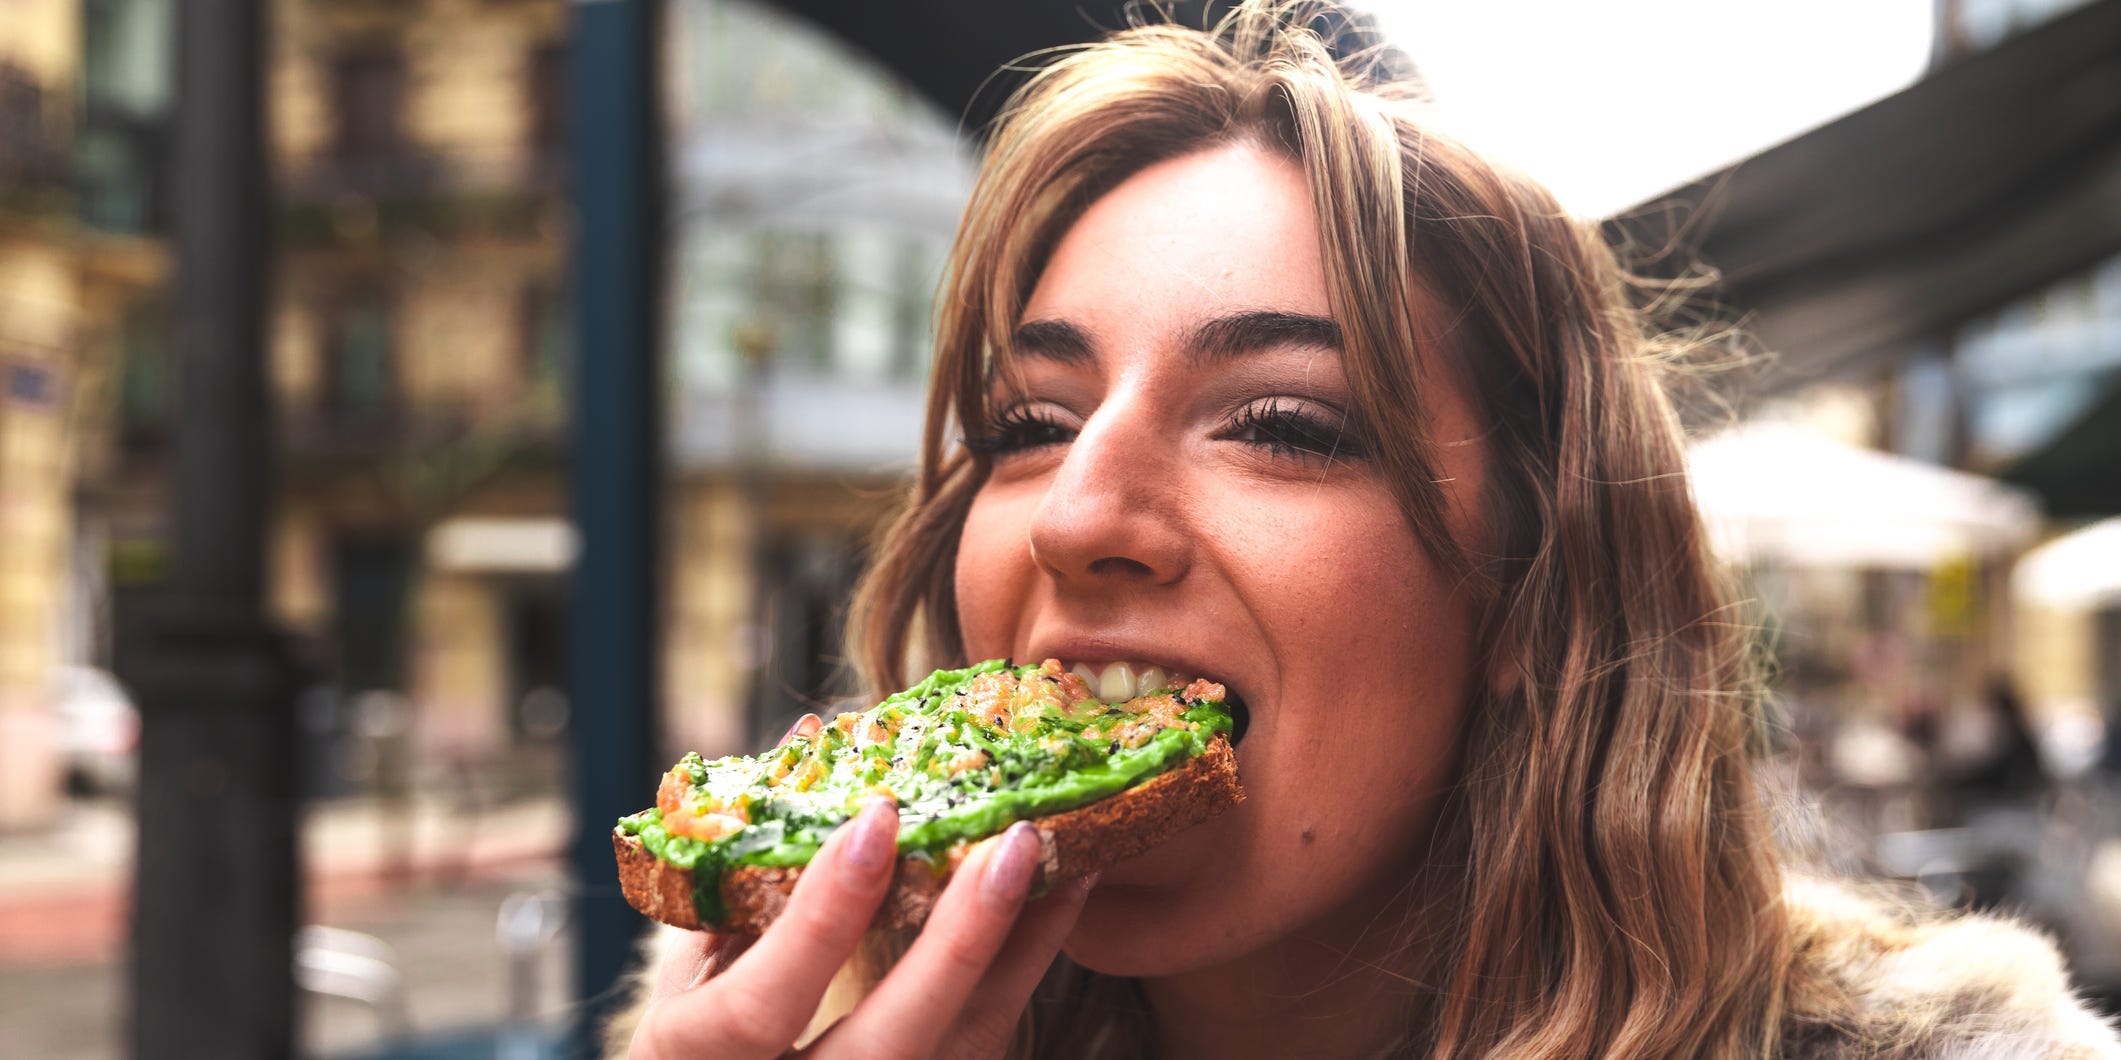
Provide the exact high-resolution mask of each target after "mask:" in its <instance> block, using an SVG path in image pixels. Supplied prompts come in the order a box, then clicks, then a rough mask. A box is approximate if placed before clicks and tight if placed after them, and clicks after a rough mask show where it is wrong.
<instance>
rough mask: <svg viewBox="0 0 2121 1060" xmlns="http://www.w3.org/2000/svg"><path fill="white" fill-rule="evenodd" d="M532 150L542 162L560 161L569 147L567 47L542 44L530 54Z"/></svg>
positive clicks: (527, 93)
mask: <svg viewBox="0 0 2121 1060" xmlns="http://www.w3.org/2000/svg"><path fill="white" fill-rule="evenodd" d="M529 65H530V73H529V76H530V83H529V84H527V85H525V86H523V87H524V95H525V97H526V98H527V99H528V100H529V101H530V149H531V152H532V153H533V154H534V155H536V156H537V157H538V158H540V159H546V158H557V157H558V156H559V155H560V154H561V153H562V152H563V151H564V150H565V149H566V146H567V46H566V44H565V43H563V42H560V41H551V42H548V43H545V44H540V45H538V46H537V47H536V48H533V49H531V52H530V64H529Z"/></svg>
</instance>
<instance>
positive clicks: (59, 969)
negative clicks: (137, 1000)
mask: <svg viewBox="0 0 2121 1060" xmlns="http://www.w3.org/2000/svg"><path fill="white" fill-rule="evenodd" d="M447 809H448V808H447V807H446V806H442V805H439V804H438V805H431V806H422V807H419V808H418V809H416V810H415V812H414V813H413V814H412V816H411V820H412V826H411V827H410V828H409V829H406V830H405V832H404V834H409V835H411V836H412V837H413V843H412V844H411V856H410V858H409V860H402V861H401V860H398V859H397V858H396V856H395V855H393V854H391V853H390V849H391V847H392V845H393V843H394V842H395V840H393V839H392V838H390V837H391V836H392V835H394V834H397V833H396V831H395V830H394V829H392V828H390V827H388V826H387V822H386V821H384V820H383V817H382V815H381V814H380V813H379V812H378V811H377V810H376V808H375V807H373V806H364V805H361V804H353V803H349V804H344V805H339V806H335V807H332V808H330V809H327V810H324V811H321V812H319V813H317V814H313V815H312V817H311V819H310V820H309V822H308V825H307V826H306V828H305V835H304V841H305V849H306V850H307V852H308V857H309V859H310V866H311V880H310V885H309V889H308V893H309V896H310V897H309V901H310V906H309V908H310V909H311V910H312V911H313V914H314V915H313V916H312V921H313V922H315V923H318V924H322V925H326V926H329V927H334V928H341V929H347V930H350V931H353V932H358V933H360V934H361V935H365V936H369V937H370V938H369V939H365V940H364V939H359V938H354V939H351V940H348V939H344V938H342V939H339V940H335V941H337V942H339V943H341V944H342V945H340V946H336V947H334V949H335V950H336V951H338V952H337V954H336V955H335V956H324V957H321V958H320V962H321V966H322V967H323V968H325V969H326V970H337V971H339V972H341V973H342V975H341V979H342V984H341V985H342V986H348V985H350V986H353V987H362V986H369V987H378V988H381V987H386V986H387V985H388V982H389V981H388V977H387V976H384V977H382V978H380V979H379V978H377V977H376V976H375V975H373V974H369V973H374V972H377V971H378V970H379V966H378V965H377V964H376V963H373V961H370V960H367V959H365V958H374V957H378V956H380V957H382V959H383V962H382V963H383V966H387V968H389V969H393V970H395V972H396V973H397V975H398V976H400V977H402V978H401V981H400V982H401V988H402V994H401V995H400V996H401V997H402V1008H399V1007H396V1006H394V1005H393V1004H392V1003H391V1001H392V997H391V995H390V993H389V992H388V991H387V990H381V989H379V990H378V992H377V993H375V994H374V995H373V996H372V999H371V1001H370V1002H361V1001H355V1000H349V999H346V998H342V997H325V996H318V995H313V994H312V995H305V1005H304V1010H303V1013H302V1020H303V1030H302V1043H303V1050H302V1051H303V1053H304V1054H305V1055H313V1056H314V1055H327V1056H328V1055H334V1054H345V1053H349V1052H352V1053H357V1054H358V1053H363V1052H366V1051H368V1050H370V1049H373V1048H375V1047H377V1046H379V1045H383V1044H386V1043H387V1042H389V1041H390V1040H392V1038H393V1036H394V1035H411V1036H414V1037H429V1036H433V1035H436V1034H442V1033H447V1032H449V1031H452V1030H464V1029H469V1028H479V1027H487V1028H490V1027H494V1026H497V1025H499V1024H502V1023H503V1022H504V1021H505V1020H506V1019H507V1018H508V1015H509V1006H510V968H509V962H508V959H507V956H506V953H505V951H504V950H503V948H502V946H501V944H500V942H499V941H498V938H497V934H496V929H497V921H498V918H499V915H500V911H501V909H502V905H503V903H504V902H505V901H507V900H508V899H509V897H510V896H511V895H517V894H525V895H538V894H542V895H547V896H551V897H555V898H556V897H558V896H559V895H560V894H561V890H560V888H561V887H562V886H563V884H564V878H563V876H562V872H561V866H560V862H559V861H558V859H557V857H556V855H557V852H558V851H559V849H560V843H561V842H562V840H563V838H564V836H565V832H566V819H565V814H564V811H563V810H562V809H561V808H560V807H559V805H558V804H557V803H554V802H549V801H546V802H533V803H528V804H523V805H516V806H510V807H505V808H498V809H491V810H489V811H488V812H487V814H486V816H485V818H484V819H485V820H486V822H487V823H486V825H485V826H484V827H482V828H481V830H480V831H481V833H482V835H484V836H485V837H486V838H485V839H482V840H481V841H480V842H479V843H475V844H464V843H462V842H461V832H459V833H457V834H456V835H455V837H454V840H455V841H454V842H452V841H450V840H451V839H452V836H451V835H450V834H449V832H448V830H447V829H446V828H445V825H444V821H443V820H442V818H444V817H446V816H447V814H446V812H445V811H446V810H447ZM130 849H131V831H130V826H129V823H128V822H127V821H126V820H125V819H124V815H123V814H122V813H121V812H118V811H117V810H116V808H114V807H108V806H89V807H84V809H83V812H82V813H80V814H76V815H74V816H73V819H72V820H71V821H70V822H69V824H68V826H67V827H66V828H65V829H61V830H55V831H52V832H46V833H39V834H34V835H11V836H6V837H0V1055H5V1056H8V1057H15V1056H25V1057H40V1058H53V1060H75V1058H80V1060H88V1058H102V1057H116V1056H120V1055H122V1054H123V1042H124V1029H123V1025H122V1022H121V1020H122V1014H123V1011H124V1005H123V997H124V989H125V984H124V976H125V968H124V964H123V961H122V953H123V941H124V931H125V927H124V918H125V915H126V908H127V902H126V899H125V885H126V875H125V868H126V865H127V861H128V859H129V856H130ZM398 864H402V865H406V866H409V868H407V869H406V870H405V871H398V870H396V869H394V868H393V867H392V866H393V865H398ZM532 908H535V907H531V906H519V909H524V910H528V909H532ZM370 940H373V941H370ZM349 942H350V943H351V944H352V946H353V950H352V951H351V952H352V957H351V959H349V957H348V951H347V949H346V948H345V945H344V944H346V943H349ZM376 943H380V944H381V946H382V947H387V950H385V949H378V950H375V951H374V952H364V951H363V949H362V948H363V947H367V946H373V945H375V944H376ZM567 947H568V939H567V936H566V934H565V933H564V931H562V932H561V933H560V934H558V935H557V936H556V937H554V938H553V939H551V941H549V942H548V943H546V944H545V945H543V946H541V947H539V948H538V949H537V950H536V951H535V953H534V954H533V955H532V958H531V959H530V961H529V962H528V967H529V969H530V975H529V977H528V980H529V987H528V990H529V997H530V1004H531V1005H532V1006H533V1011H534V1012H535V1013H536V1014H537V1016H538V1017H540V1018H542V1019H545V1020H552V1019H556V1018H559V1017H561V1016H564V1011H563V1008H564V1006H565V1004H566V978H565V977H566V974H567V969H568V967H569V963H568V962H569V960H570V956H569V951H568V948H567ZM209 959H210V956H209ZM348 972H351V973H353V974H350V975H348V974H343V973H348Z"/></svg>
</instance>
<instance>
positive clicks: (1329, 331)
mask: <svg viewBox="0 0 2121 1060" xmlns="http://www.w3.org/2000/svg"><path fill="white" fill-rule="evenodd" d="M1289 347H1309V348H1311V349H1317V350H1324V351H1326V352H1328V353H1339V352H1340V325H1338V324H1335V323H1333V321H1331V320H1329V319H1327V318H1326V317H1319V316H1312V315H1310V314H1308V313H1288V312H1283V311H1281V310H1275V309H1256V310H1251V311H1248V312H1244V313H1232V314H1229V315H1228V316H1220V317H1216V318H1215V319H1213V320H1209V321H1205V322H1203V323H1201V324H1200V326H1198V327H1196V328H1194V329H1193V334H1192V336H1191V337H1190V338H1189V339H1187V341H1186V357H1187V359H1189V360H1191V361H1192V362H1193V363H1194V364H1196V365H1209V364H1215V363H1218V362H1221V361H1226V360H1229V359H1231V358H1234V357H1242V356H1244V355H1246V354H1250V353H1262V352H1264V351H1267V350H1273V349H1286V348H1289Z"/></svg>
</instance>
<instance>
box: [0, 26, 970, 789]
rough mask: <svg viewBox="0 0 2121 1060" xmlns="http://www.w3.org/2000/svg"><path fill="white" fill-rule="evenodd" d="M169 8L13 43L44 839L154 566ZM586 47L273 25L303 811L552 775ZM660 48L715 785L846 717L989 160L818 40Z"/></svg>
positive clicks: (9, 252) (685, 604) (16, 501)
mask: <svg viewBox="0 0 2121 1060" xmlns="http://www.w3.org/2000/svg"><path fill="white" fill-rule="evenodd" d="M174 7H175V5H174V4H173V3H172V2H170V0H16V2H13V3H11V10H10V26H9V32H8V33H6V34H0V190H4V194H0V304H4V305H5V306H7V310H6V311H5V312H0V376H4V379H5V390H4V392H0V539H5V540H7V541H9V543H10V544H9V547H8V548H7V549H5V550H0V756H12V757H9V758H8V760H7V761H4V762H0V778H5V779H4V780H0V788H4V789H5V790H0V824H5V823H7V822H10V821H14V822H25V823H26V822H34V821H35V820H38V819H40V818H41V817H44V816H48V815H49V813H51V812H52V811H53V808H54V806H55V805H56V804H55V802H54V801H53V800H54V798H55V794H56V793H57V792H58V790H59V786H60V782H59V777H58V773H57V770H58V764H57V762H56V759H55V754H56V751H55V741H56V736H55V734H54V733H53V732H51V731H50V730H51V729H52V724H53V723H52V717H53V711H52V708H53V702H52V700H53V696H54V695H55V694H56V693H55V692H54V688H55V687H56V686H55V682H56V679H57V678H56V675H57V674H58V673H59V671H60V670H61V668H63V667H65V666H69V665H84V666H101V665H105V664H107V658H108V653H109V643H108V642H109V639H110V637H111V635H112V633H111V629H112V624H111V621H110V613H111V609H112V600H113V599H114V598H115V599H117V600H120V601H122V600H123V599H125V598H126V597H127V596H128V595H129V594H152V593H153V592H154V588H155V586H156V585H157V584H158V583H159V582H160V581H161V580H162V579H163V578H164V577H165V576H166V575H167V573H168V572H167V555H168V536H167V535H168V527H167V526H166V519H167V515H166V512H167V500H168V497H167V475H168V472H169V469H170V467H171V457H172V453H171V452H170V449H169V443H170V438H169V433H168V430H167V427H168V424H169V421H170V417H171V415H172V414H173V412H174V409H173V407H172V401H173V390H172V385H173V383H174V378H173V365H172V364H171V360H170V358H171V349H172V344H171V342H170V339H169V328H170V320H169V293H168V285H169V281H170V277H169V264H168V260H167V256H166V246H165V243H166V239H167V236H168V218H167V217H166V209H165V207H164V204H163V198H162V197H163V194H164V191H165V189H163V188H161V187H160V186H159V182H158V180H157V175H158V174H159V173H160V172H161V171H162V169H163V168H164V167H165V163H166V153H165V152H166V149H167V145H166V142H165V139H166V136H167V121H168V115H169V109H170V104H171V91H172V83H173V78H172V73H173V69H172V63H173V30H174V21H173V20H174ZM18 13H19V15H20V17H19V18H18V17H17V15H18ZM567 15H568V11H567V8H566V5H564V4H563V3H561V2H560V0H509V2H494V0H275V6H274V9H273V13H272V19H271V28H272V45H271V47H272V67H271V70H270V73H269V76H268V87H269V103H268V106H269V111H270V113H269V119H270V132H271V137H270V150H271V155H272V157H271V166H272V171H273V180H274V186H275V189H276V202H275V203H274V204H273V207H272V208H273V209H274V210H275V224H276V229H277V231H276V240H277V244H278V248H277V256H276V259H275V267H274V270H273V274H272V285H273V304H272V305H271V307H270V308H269V310H268V316H267V320H268V333H269V335H270V344H271V348H270V361H271V365H272V371H273V379H274V386H275V389H276V392H277V399H278V400H277V409H278V415H279V423H278V425H277V426H278V432H279V436H280V438H281V441H282V453H281V470H280V483H279V495H280V500H279V503H278V506H277V509H276V512H275V516H274V520H273V529H272V532H271V540H272V542H273V546H272V547H273V555H272V557H271V564H272V568H271V569H272V591H273V605H274V609H275V611H276V613H277V614H278V616H279V617H280V618H281V620H282V621H283V622H285V623H286V624H287V626H288V627H289V628H290V629H291V630H293V631H294V632H295V633H296V634H297V635H298V637H299V638H300V639H301V640H302V641H303V642H304V643H305V644H306V645H308V649H307V651H306V654H307V655H308V656H309V657H310V659H311V661H312V662H313V663H314V664H315V665H316V672H317V676H318V679H319V680H318V685H317V688H316V689H315V691H314V693H313V694H312V695H310V696H308V697H306V698H305V701H304V707H303V712H304V713H303V721H304V724H305V727H306V731H307V732H308V733H309V734H310V736H311V737H312V740H311V749H312V751H313V753H314V754H315V755H316V756H317V757H316V758H315V761H314V762H313V763H312V765H313V766H315V767H317V770H316V771H317V773H318V775H317V777H315V778H314V781H313V787H315V788H316V789H317V790H319V791H325V792H329V791H335V790H346V789H351V788H360V787H363V786H372V785H376V784H378V783H384V784H392V783H396V784H403V783H409V782H417V781H418V780H419V778H420V777H422V776H427V777H430V778H431V777H433V776H434V775H435V774H437V773H439V774H441V775H443V776H444V777H449V776H457V777H463V776H469V775H472V774H480V775H482V776H484V777H486V778H488V779H492V778H494V777H496V776H498V777H499V778H501V779H503V780H504V781H505V780H507V779H508V778H511V777H513V778H516V779H519V780H521V781H522V782H523V783H526V784H532V785H541V784H552V783H556V782H557V779H556V778H557V772H556V768H555V767H556V762H555V757H554V756H555V755H556V754H557V753H558V748H559V741H558V736H559V734H560V732H561V729H562V727H563V726H564V725H565V724H567V722H568V719H569V717H570V714H571V713H573V711H572V709H571V707H570V705H569V704H568V703H567V701H566V698H565V692H564V689H565V668H566V638H565V621H564V615H565V577H566V571H567V569H568V565H569V562H570V558H571V553H572V548H573V541H572V535H571V532H570V531H569V529H568V527H567V524H566V468H565V460H564V456H565V434H566V426H565V414H566V395H565V389H564V387H565V381H566V379H567V375H568V368H569V364H570V363H571V359H572V358H573V357H575V356H577V355H578V354H577V352H576V351H575V350H573V349H572V348H571V347H572V344H573V336H572V332H571V327H570V321H569V313H568V296H567V289H568V275H567V269H568V255H567V237H568V233H567V227H568V216H569V209H568V203H567V198H566V187H567V185H566V172H565V169H566V154H567V148H566V144H567V139H566V135H567V132H566V130H567V116H566V99H567V90H566V81H565V67H566V55H567V50H566V30H567ZM669 26H670V34H669V46H670V47H671V49H672V60H671V62H670V64H669V69H670V70H671V71H672V75H671V84H670V85H669V86H668V90H667V92H666V99H667V100H668V101H669V114H668V115H667V117H668V120H669V127H670V129H671V131H672V140H671V143H672V147H671V151H670V155H671V157H670V169H671V185H670V187H671V195H672V196H673V203H674V206H673V211H672V213H673V221H674V231H673V233H672V236H671V247H670V252H671V255H672V259H673V269H672V273H673V276H674V283H673V289H672V291H671V292H670V296H669V298H668V306H669V323H668V327H669V332H668V334H669V336H670V343H669V347H670V351H671V352H670V357H671V366H670V373H669V376H668V378H669V379H670V403H671V404H670V406H669V410H668V412H669V422H670V424H671V428H670V435H671V443H670V444H671V446H672V460H671V464H670V478H669V481H668V483H667V485H666V488H667V489H668V490H669V491H670V493H669V496H670V502H669V503H668V505H667V508H666V510H667V511H668V513H669V515H668V520H669V525H668V526H667V528H666V533H667V538H666V540H667V555H668V559H667V562H668V564H669V567H670V577H669V583H668V584H669V596H668V599H667V605H666V606H667V609H668V621H667V623H666V629H667V631H668V633H667V635H668V638H669V640H668V644H667V650H666V651H665V652H664V657H665V659H666V660H667V663H666V667H667V669H666V673H665V693H666V695H665V700H666V703H667V704H668V712H667V713H668V718H669V730H670V733H671V739H672V741H673V743H674V744H675V745H682V746H685V747H697V748H700V749H702V750H705V751H708V752H710V753H712V752H717V751H726V750H732V749H734V748H736V747H737V746H738V745H740V744H742V743H744V742H746V741H748V740H750V739H752V738H754V733H755V732H756V731H757V730H759V729H761V728H763V727H766V726H770V725H771V724H773V722H772V719H773V718H776V717H784V716H787V715H790V714H792V713H794V712H796V711H797V710H799V709H801V708H803V707H805V706H807V705H810V704H812V703H814V702H816V701H817V700H818V699H819V698H820V697H823V696H826V695H829V694H830V693H831V692H832V691H833V689H835V688H836V687H841V686H840V685H838V684H836V683H835V682H837V681H840V680H841V677H840V670H839V668H838V665H837V664H838V662H839V659H840V654H841V650H840V645H839V641H838V627H839V623H840V620H841V617H842V614H843V610H842V609H843V606H844V600H845V596H846V592H847V590H848V588H849V587H850V586H851V584H852V581H853V579H854V577H855V575H856V574H857V573H858V571H859V570H860V568H861V565H862V563H863V561H864V551H865V545H866V541H867V539H868V537H869V535H870V534H871V533H872V532H873V530H874V528H875V527H876V525H877V523H878V522H879V520H880V519H881V518H882V517H883V515H884V514H885V513H886V512H887V511H888V510H889V507H890V505H891V502H892V501H893V499H894V496H895V493H896V489H897V488H898V483H899V482H900V481H901V480H902V476H903V474H904V472H905V470H906V468H907V467H908V465H909V463H910V460H911V458H912V455H913V446H912V443H913V440H914V439H915V438H916V437H917V434H918V424H919V420H920V415H921V406H922V397H921V386H922V379H923V377H924V375H925V371H926V359H927V345H928V329H929V317H928V313H929V302H930V298H931V295H932V293H933V288H934V284H935V282H936V279H937V276H938V274H939V272H940V266H941V260H942V257H943V255H944V252H945V250H946V247H947V243H948V239H949V236H950V234H951V230H952V228H953V227H954V225H955V222H956V217H957V212H958V210H959V209H960V208H961V206H962V202H963V198H964V195H965V194H966V193H967V191H968V190H969V183H970V172H971V164H970V162H969V160H968V157H967V153H966V151H965V149H964V148H963V147H962V146H961V144H960V141H959V138H958V135H957V132H956V130H955V129H954V127H953V125H952V123H951V122H950V120H949V119H948V118H947V117H945V116H943V115H940V114H938V113H936V112H934V111H933V109H932V107H930V106H929V105H927V104H926V103H924V102H921V101H919V100H917V99H916V97H914V96H913V95H912V93H910V92H909V91H907V90H905V89H904V88H902V87H901V86H899V85H897V84H895V83H894V82H892V81H891V80H890V79H889V78H888V77H887V76H886V75H884V74H883V73H881V72H880V71H879V70H878V69H877V68H875V67H874V66H873V65H872V64H870V63H868V62H867V61H866V60H865V59H863V58H862V57H859V56H857V55H854V54H852V53H851V52H849V51H848V50H847V48H846V46H845V45H843V44H840V43H838V42H837V41H835V40H832V39H829V38H827V37H826V36H825V35H824V34H823V33H821V32H820V31H818V30H816V29H814V28H812V27H810V26H808V25H807V24H804V23H801V22H799V21H797V20H795V19H793V18H791V17H789V16H786V15H784V14H781V13H779V12H777V11H774V10H770V9H767V8H765V7H762V6H760V5H755V4H750V3H743V2H738V0H686V2H680V3H676V4H673V5H672V7H671V10H670V15H669ZM585 355H588V356H596V355H598V351H595V350H589V351H587V352H586V354H585ZM595 710H596V705H595V704H586V705H583V706H582V708H581V711H582V713H583V716H585V717H593V716H594V711H595Z"/></svg>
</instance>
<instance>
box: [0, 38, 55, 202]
mask: <svg viewBox="0 0 2121 1060" xmlns="http://www.w3.org/2000/svg"><path fill="white" fill-rule="evenodd" d="M44 96H45V93H44V86H43V85H40V84H38V83H37V81H36V79H35V78H33V77H31V76H30V74H29V71H27V70H24V69H22V68H21V67H19V66H16V65H14V64H13V63H5V62H0V186H5V185H10V184H16V185H19V184H42V183H45V182H47V181H49V180H52V179H53V178H55V177H57V176H58V175H59V173H58V170H57V169H56V168H55V166H56V162H57V160H58V153H57V152H56V150H54V146H53V144H52V143H51V141H50V139H49V137H48V135H47V130H46V128H45V124H44V106H45V99H44Z"/></svg>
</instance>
